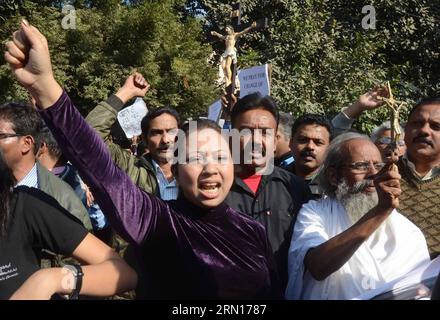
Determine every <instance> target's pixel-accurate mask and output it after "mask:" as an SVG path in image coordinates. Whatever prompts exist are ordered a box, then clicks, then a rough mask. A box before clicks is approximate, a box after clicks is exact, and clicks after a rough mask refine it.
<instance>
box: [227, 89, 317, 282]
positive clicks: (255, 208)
mask: <svg viewBox="0 0 440 320" xmlns="http://www.w3.org/2000/svg"><path fill="white" fill-rule="evenodd" d="M278 120H279V115H278V108H277V106H276V104H275V102H274V101H273V100H272V99H271V98H270V97H268V96H266V97H263V96H261V95H260V94H258V93H255V94H250V95H247V96H245V97H243V98H241V99H240V100H238V102H237V103H236V104H235V106H234V108H233V109H232V113H231V122H232V128H233V130H232V133H234V132H235V133H237V134H239V135H240V136H239V140H240V141H239V146H234V145H233V146H232V152H233V154H234V152H235V150H234V149H235V148H239V151H240V158H239V159H235V158H234V163H235V164H236V166H235V178H234V183H233V184H232V188H231V190H230V192H229V194H228V197H227V198H226V203H227V204H228V205H229V206H230V207H232V208H234V209H236V210H239V211H241V212H246V213H248V214H250V215H251V216H252V217H253V218H254V219H256V220H257V221H259V222H261V223H262V224H263V225H264V227H265V228H266V232H267V235H268V238H269V242H270V244H271V247H272V251H273V253H274V256H275V262H276V264H277V267H278V272H279V276H280V283H281V285H282V287H283V290H284V288H285V287H286V284H287V250H288V248H289V244H290V238H291V235H292V226H293V223H294V221H295V218H296V214H297V213H298V210H299V209H300V208H301V206H302V204H303V203H305V202H307V201H308V200H309V199H310V190H309V188H308V186H307V184H305V183H304V181H302V179H300V178H298V177H297V176H295V175H293V174H291V173H290V172H288V171H286V170H284V169H281V168H279V167H276V166H274V151H275V140H276V133H277V126H278ZM237 130H238V131H237ZM232 137H233V138H234V135H233V136H232Z"/></svg>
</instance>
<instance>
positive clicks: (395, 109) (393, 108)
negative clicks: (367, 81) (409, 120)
mask: <svg viewBox="0 0 440 320" xmlns="http://www.w3.org/2000/svg"><path fill="white" fill-rule="evenodd" d="M387 87H388V94H389V97H388V98H385V97H379V99H380V100H382V101H383V102H385V104H386V106H387V107H388V108H389V109H390V124H391V144H390V149H391V150H390V151H391V153H392V156H391V159H392V160H391V162H392V163H393V165H392V169H393V170H396V169H397V166H396V165H395V163H396V162H397V161H398V159H399V158H398V157H397V156H395V154H396V153H397V150H398V146H397V143H398V141H399V140H400V137H401V136H402V130H401V129H400V121H399V119H400V109H401V108H402V107H403V106H404V105H406V102H404V101H398V100H396V99H394V96H393V92H392V91H391V86H390V82H389V81H388V82H387Z"/></svg>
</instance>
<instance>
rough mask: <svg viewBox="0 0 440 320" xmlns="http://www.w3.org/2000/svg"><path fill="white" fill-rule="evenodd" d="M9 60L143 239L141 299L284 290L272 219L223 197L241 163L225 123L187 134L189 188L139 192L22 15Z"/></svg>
mask: <svg viewBox="0 0 440 320" xmlns="http://www.w3.org/2000/svg"><path fill="white" fill-rule="evenodd" d="M23 44H26V45H23ZM5 59H6V61H7V62H8V63H9V64H10V65H11V67H12V70H13V73H14V74H15V76H16V78H17V79H18V81H19V82H20V83H21V84H22V85H23V86H24V87H25V88H26V89H27V90H28V91H29V92H30V93H31V94H32V96H33V97H34V98H35V99H36V101H37V105H38V106H39V108H41V109H42V111H41V115H42V116H43V118H44V119H45V121H46V123H47V125H48V127H49V128H50V129H51V131H52V133H53V134H54V136H55V138H56V139H57V141H58V143H59V145H60V147H61V149H62V150H63V153H64V154H65V156H66V157H67V158H68V159H69V160H70V161H71V162H72V164H73V165H74V166H75V167H76V168H77V169H78V170H79V171H80V173H81V176H82V177H83V178H84V180H85V182H86V183H87V184H88V185H89V186H90V187H91V189H92V190H93V192H94V195H95V199H96V200H97V202H98V204H99V205H100V207H101V208H102V210H103V212H104V213H105V214H106V215H107V217H108V218H109V221H110V223H111V224H112V225H113V227H114V228H115V229H116V230H117V231H118V232H119V233H120V234H121V235H122V236H123V237H124V238H126V239H127V240H128V241H130V242H131V243H133V244H134V245H135V246H136V251H137V254H138V257H139V262H140V265H141V270H140V275H139V276H140V281H139V282H140V283H142V287H143V288H144V289H145V290H143V291H142V292H141V293H140V294H139V295H138V297H139V298H151V299H171V298H180V299H182V298H183V299H195V298H196V299H219V298H220V299H254V298H278V297H280V294H281V293H280V292H278V289H277V285H276V280H275V278H276V276H275V272H274V264H273V261H272V259H273V258H272V254H271V249H270V245H269V243H268V240H267V236H266V233H265V230H264V228H263V227H262V226H261V225H260V224H259V223H258V222H256V221H254V220H252V219H251V218H248V217H246V216H245V215H243V214H241V213H239V212H237V211H235V210H233V209H231V208H229V207H228V206H227V205H225V204H224V203H223V201H224V199H225V198H226V195H227V194H228V192H229V189H230V187H231V185H232V181H233V163H232V158H231V153H230V151H229V146H228V143H227V141H226V140H225V139H224V138H223V137H222V136H221V134H220V130H219V128H218V127H217V126H215V125H213V124H212V123H209V122H202V123H199V126H198V129H197V130H196V131H195V132H189V133H188V132H187V133H186V136H187V138H188V139H187V141H194V143H193V144H194V146H193V145H192V143H189V144H187V145H186V146H185V148H184V155H185V156H186V163H184V164H183V163H179V164H177V165H176V166H175V173H176V179H177V181H178V183H179V186H180V194H181V195H180V197H179V198H178V199H177V200H175V201H162V200H161V199H159V198H157V197H155V196H153V195H150V194H147V193H145V192H143V191H141V190H140V189H139V188H138V187H136V186H135V185H134V184H133V183H132V182H131V180H130V178H129V177H128V176H127V175H126V174H125V173H124V172H123V171H121V170H120V169H119V168H118V167H117V166H116V165H115V164H114V163H113V161H112V159H111V156H110V154H109V152H108V150H107V148H106V146H105V145H104V143H103V142H102V141H101V139H100V138H99V136H98V135H97V134H96V133H95V132H94V130H93V129H91V128H90V127H89V126H88V124H87V123H86V122H85V121H84V119H83V118H82V116H81V115H80V114H79V112H78V111H77V110H76V108H75V107H74V106H73V104H72V102H71V100H70V98H69V97H68V96H67V94H66V93H65V92H63V90H62V88H61V87H60V85H59V84H58V83H57V82H56V80H55V79H54V77H53V73H52V66H51V62H50V55H49V49H48V45H47V41H46V39H45V37H44V36H43V35H42V34H41V33H40V32H39V31H38V30H37V29H36V28H35V27H33V26H30V25H29V24H28V23H27V22H25V21H24V22H22V24H21V29H20V31H18V32H16V33H15V34H14V39H13V41H10V42H8V44H7V52H6V53H5ZM218 160H221V161H218Z"/></svg>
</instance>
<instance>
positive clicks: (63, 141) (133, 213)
mask: <svg viewBox="0 0 440 320" xmlns="http://www.w3.org/2000/svg"><path fill="white" fill-rule="evenodd" d="M21 33H22V35H21V36H22V37H24V38H25V39H26V41H27V42H28V44H29V49H27V48H26V47H25V46H23V45H22V43H23V42H21V41H19V40H17V39H16V38H15V39H14V41H10V42H8V43H7V48H8V50H7V52H6V53H5V59H6V61H7V62H8V63H9V64H10V66H11V68H12V70H13V73H14V74H15V76H16V78H17V80H18V81H19V82H20V83H21V84H22V85H23V86H24V87H25V88H26V89H27V90H28V91H29V92H30V93H31V95H32V96H33V97H34V98H35V99H36V102H37V105H38V106H39V108H41V109H43V110H42V111H41V115H42V116H43V118H44V119H45V121H46V123H47V125H48V127H49V128H50V129H51V131H52V133H53V135H54V137H55V138H56V139H57V141H58V143H59V145H60V148H61V149H62V151H63V154H64V155H65V156H66V157H67V159H69V160H70V161H71V162H72V164H73V165H74V166H75V167H76V168H77V169H78V170H79V171H80V172H81V176H82V177H83V178H84V181H85V182H86V183H87V185H89V186H90V187H91V188H92V190H93V192H94V196H95V198H96V200H97V203H98V204H99V206H100V207H101V209H102V210H103V212H105V213H106V215H107V217H108V218H109V220H110V222H111V224H112V226H113V227H114V228H115V229H116V231H117V232H119V233H120V234H121V235H122V236H123V237H124V238H126V239H127V240H128V241H130V242H134V243H141V242H143V241H144V240H145V238H146V237H147V236H148V235H149V234H150V233H151V232H152V231H153V230H154V227H155V226H156V223H155V222H157V221H156V220H157V217H158V216H159V215H161V214H162V213H164V212H165V213H164V214H166V212H168V211H167V205H166V204H165V203H164V202H162V201H160V200H159V199H157V198H155V197H153V196H149V195H148V194H147V193H144V192H142V191H141V190H140V189H139V188H137V187H136V186H135V185H134V184H133V183H132V181H131V180H130V178H129V177H128V176H127V175H126V174H125V173H124V172H123V171H121V170H120V169H119V168H118V167H117V166H116V165H115V164H114V162H113V161H112V159H111V156H110V154H109V152H108V149H107V147H106V146H105V144H104V142H103V141H102V139H101V138H100V137H99V136H98V135H97V134H96V132H95V130H93V129H92V128H90V126H89V125H88V124H87V123H86V122H85V120H84V119H83V117H82V116H81V114H80V113H79V112H78V110H77V109H76V108H75V107H74V105H73V103H72V101H71V100H70V98H69V97H68V96H67V94H66V93H65V92H63V90H62V89H61V86H60V85H59V84H58V83H57V82H56V80H55V79H54V77H53V72H52V66H51V62H50V55H49V48H48V45H47V41H46V39H45V37H44V36H43V35H42V34H41V33H40V32H39V31H38V30H37V29H36V28H35V27H33V26H30V25H28V24H27V23H25V22H22V26H21Z"/></svg>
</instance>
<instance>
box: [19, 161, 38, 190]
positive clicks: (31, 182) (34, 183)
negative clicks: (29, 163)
mask: <svg viewBox="0 0 440 320" xmlns="http://www.w3.org/2000/svg"><path fill="white" fill-rule="evenodd" d="M18 186H27V187H30V188H38V172H37V163H35V164H34V166H33V167H32V169H31V170H30V171H29V172H28V174H27V175H26V176H25V177H24V178H23V179H21V181H20V182H18V183H17V184H16V185H15V187H18Z"/></svg>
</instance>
